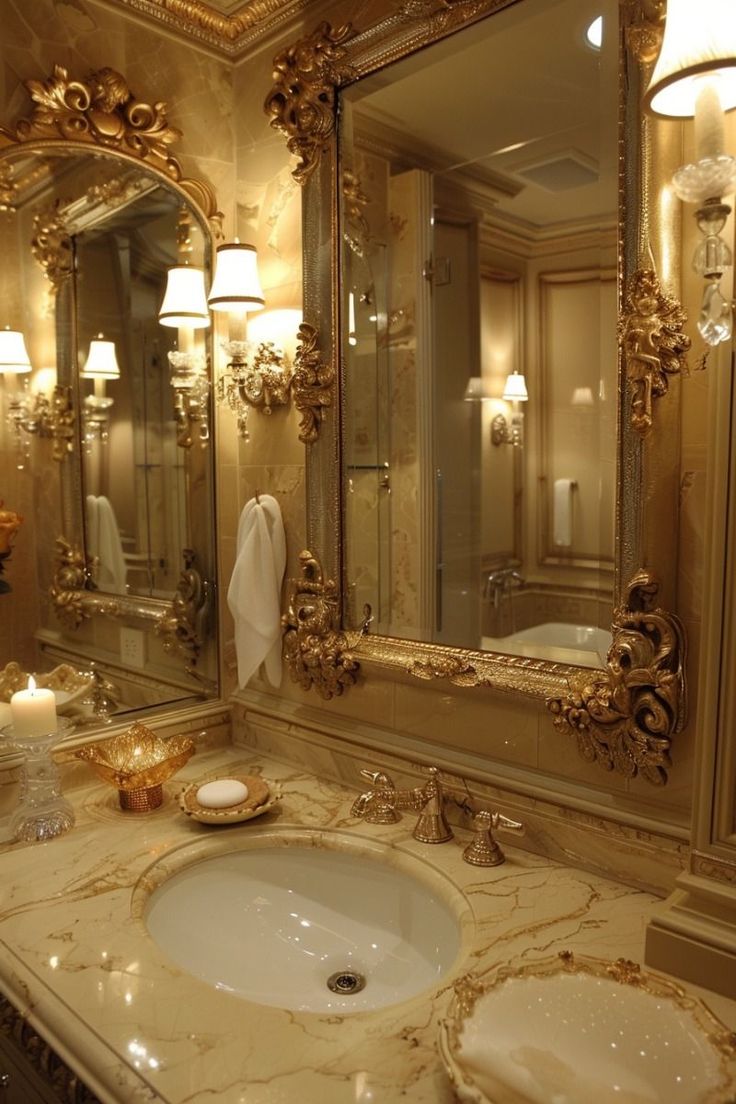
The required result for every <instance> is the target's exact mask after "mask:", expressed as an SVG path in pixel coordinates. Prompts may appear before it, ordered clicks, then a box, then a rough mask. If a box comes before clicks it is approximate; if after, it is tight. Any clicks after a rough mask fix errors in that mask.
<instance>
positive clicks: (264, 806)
mask: <svg viewBox="0 0 736 1104" xmlns="http://www.w3.org/2000/svg"><path fill="white" fill-rule="evenodd" d="M220 777H222V778H234V779H236V780H237V781H238V782H242V783H243V784H244V785H245V786H247V787H248V796H247V797H246V799H245V801H241V802H240V804H239V805H229V806H228V807H227V808H226V809H206V808H205V807H204V805H200V804H199V802H198V801H197V791H198V790H199V787H200V786H203V785H204V784H205V782H215V781H216V779H215V778H201V779H199V781H198V782H192V783H191V784H190V785H189V786H186V787H185V788H184V789H183V790H182V791H181V793H180V794H179V808H180V809H181V811H182V812H183V813H185V814H186V815H187V816H188V817H191V818H192V820H198V821H199V822H200V823H201V824H239V823H240V822H241V821H243V820H252V819H253V817H257V816H260V815H261V813H267V812H268V810H269V809H272V808H273V806H274V805H275V804H276V803H277V801H279V799H280V797H281V793H280V792H279V791H278V790H276V791H274V790H271V789H270V787H269V785H268V782H266V781H264V779H263V778H260V777H259V776H258V775H257V774H228V775H220Z"/></svg>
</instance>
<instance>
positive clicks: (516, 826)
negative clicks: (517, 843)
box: [491, 813, 526, 836]
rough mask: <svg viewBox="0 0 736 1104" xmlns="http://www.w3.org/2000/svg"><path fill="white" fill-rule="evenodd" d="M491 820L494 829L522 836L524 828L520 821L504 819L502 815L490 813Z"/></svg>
mask: <svg viewBox="0 0 736 1104" xmlns="http://www.w3.org/2000/svg"><path fill="white" fill-rule="evenodd" d="M491 818H492V821H493V827H494V828H502V829H503V830H504V832H513V834H514V835H515V836H523V835H524V832H525V831H526V828H525V827H524V825H523V824H522V823H521V821H520V820H511V818H510V817H506V816H504V815H503V813H492V814H491Z"/></svg>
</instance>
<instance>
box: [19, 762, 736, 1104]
mask: <svg viewBox="0 0 736 1104" xmlns="http://www.w3.org/2000/svg"><path fill="white" fill-rule="evenodd" d="M236 770H242V771H250V772H261V773H262V774H263V775H264V777H265V778H267V779H269V780H271V781H273V782H279V783H280V784H281V786H282V788H283V799H282V801H281V804H280V806H279V807H278V808H277V809H274V810H273V811H271V812H270V813H267V814H266V815H265V816H264V817H261V818H259V819H257V820H253V821H249V822H246V823H243V824H239V825H233V826H230V827H227V828H210V827H206V826H204V825H200V824H198V823H196V822H194V821H192V820H189V819H188V818H187V817H185V816H184V815H183V814H182V813H181V812H180V811H179V808H178V805H177V802H176V794H177V792H178V790H179V789H180V788H181V786H182V784H183V783H186V782H188V781H191V780H195V779H198V778H203V777H205V776H210V777H211V776H212V775H213V773H219V774H220V775H222V774H223V773H233V772H235V771H236ZM166 790H167V793H166V800H165V802H164V805H163V806H162V808H160V809H158V810H156V811H155V812H154V813H150V814H147V815H143V816H136V815H134V814H130V813H122V812H121V811H119V809H118V808H117V797H116V794H115V793H114V791H112V790H110V789H109V788H107V787H104V786H102V785H99V784H97V783H94V782H91V783H90V785H89V787H88V788H82V789H78V790H76V789H75V790H72V791H71V792H69V793H68V796H70V798H71V800H72V801H73V804H74V805H75V809H76V813H77V824H76V826H75V827H74V828H73V829H72V831H71V832H69V833H68V834H67V835H66V836H63V837H61V838H59V839H57V840H53V841H51V842H49V843H46V844H41V845H33V846H12V845H9V846H5V848H4V849H3V855H2V883H1V884H2V889H1V890H0V894H1V900H2V909H1V916H0V989H2V990H3V991H4V992H5V994H6V995H7V996H8V997H9V998H10V999H11V1000H12V1001H13V1003H14V1004H15V1005H16V1007H18V1008H19V1009H20V1010H21V1011H22V1012H24V1013H27V1015H28V1017H29V1019H30V1021H31V1022H32V1023H33V1025H34V1026H35V1027H36V1028H37V1029H38V1030H39V1031H40V1032H41V1033H42V1034H43V1035H44V1037H45V1038H46V1039H47V1041H48V1042H49V1043H50V1044H51V1045H52V1046H53V1047H54V1048H55V1049H56V1050H57V1051H58V1053H59V1054H60V1055H61V1057H62V1058H64V1059H65V1060H66V1061H67V1062H68V1064H69V1065H70V1066H72V1068H74V1069H75V1070H76V1071H77V1072H78V1073H79V1074H81V1076H82V1077H83V1078H84V1080H85V1081H86V1083H87V1084H88V1085H89V1087H90V1088H91V1089H92V1090H93V1091H94V1092H95V1093H96V1094H97V1095H98V1096H99V1098H100V1099H101V1100H102V1101H105V1102H108V1101H109V1102H114V1104H118V1102H127V1101H135V1102H138V1101H162V1102H166V1104H209V1102H213V1101H217V1102H220V1104H246V1102H247V1104H291V1102H294V1104H296V1102H297V1101H298V1102H300V1104H311V1102H315V1104H348V1102H350V1104H369V1102H371V1104H373V1102H376V1104H378V1102H384V1104H392V1102H394V1101H395V1102H398V1101H406V1102H412V1104H419V1102H426V1104H429V1102H432V1104H435V1102H439V1104H449V1102H451V1101H452V1100H453V1099H454V1098H453V1094H452V1091H451V1088H450V1085H449V1082H448V1081H447V1078H446V1076H445V1073H444V1071H443V1068H442V1066H441V1064H440V1061H439V1058H438V1056H437V1051H436V1046H435V1042H436V1037H437V1024H438V1020H439V1019H440V1018H441V1016H442V1014H443V1012H444V1010H445V1008H446V1006H447V1004H448V1002H449V1000H450V996H451V984H452V980H453V978H454V977H457V976H460V975H462V974H464V973H466V972H467V971H469V970H473V971H475V972H476V973H481V974H482V973H484V972H486V971H488V970H492V969H493V968H494V967H496V966H497V965H499V964H500V963H505V962H509V961H511V960H518V959H524V960H527V961H529V960H533V959H534V958H540V957H546V956H549V955H550V954H553V953H554V952H555V951H558V950H563V949H566V948H570V949H573V950H577V951H579V952H581V953H586V954H593V955H599V956H602V957H609V958H615V957H618V956H619V955H624V956H626V957H628V958H632V959H634V960H637V961H642V957H643V946H644V928H645V924H646V921H647V918H648V915H649V911H650V909H651V907H652V905H653V904H654V903H655V898H653V897H652V896H650V895H649V894H647V893H644V892H642V891H640V890H636V889H630V888H627V887H626V886H623V885H620V884H617V883H615V882H612V881H609V880H606V879H604V878H601V877H597V876H594V875H590V874H586V873H584V872H581V871H577V870H574V869H571V868H569V867H565V866H561V865H559V864H556V863H553V862H550V861H548V860H546V859H543V858H540V857H539V856H537V855H533V854H530V853H528V852H525V851H522V850H519V849H518V848H514V847H512V846H508V845H505V851H506V854H507V862H506V863H505V864H504V865H503V866H499V867H495V868H491V869H478V868H474V867H471V866H468V865H467V864H466V863H464V862H463V861H462V859H461V852H462V847H463V846H464V844H465V842H466V841H467V833H460V832H458V837H457V838H456V839H455V840H453V841H451V842H450V843H445V844H442V845H436V846H431V845H427V844H420V843H417V842H416V841H415V840H413V839H412V837H411V828H412V824H413V818H412V815H411V814H404V816H403V818H402V820H401V822H400V823H399V824H396V825H390V826H373V825H365V824H363V823H362V822H360V821H356V820H353V819H350V817H349V810H350V805H351V803H352V800H353V798H354V796H355V795H354V793H351V792H350V791H348V790H347V789H345V788H343V787H340V786H338V785H335V784H332V783H325V782H320V781H317V780H315V779H314V778H312V777H310V776H308V775H306V774H305V773H304V772H303V771H301V770H299V769H297V768H294V767H289V766H287V765H284V764H282V763H278V762H276V761H273V760H269V759H267V758H266V757H264V756H263V755H261V754H259V755H257V756H254V755H253V754H251V753H249V752H248V751H245V750H242V749H239V748H235V747H229V748H224V749H219V750H216V751H209V752H204V753H200V754H198V755H196V756H195V757H194V758H193V759H192V760H191V761H190V762H189V764H188V765H187V767H186V768H185V769H184V770H182V772H181V773H180V775H179V777H178V778H177V779H175V780H173V782H172V783H170V784H168V785H167V787H166ZM281 825H296V826H298V825H301V826H305V827H309V828H319V829H326V830H330V829H333V830H334V829H339V830H340V831H342V832H345V831H348V832H352V833H354V834H356V835H357V836H364V837H368V838H370V839H378V840H382V841H384V842H385V843H389V844H391V845H392V846H393V847H396V848H398V849H400V850H401V851H403V852H404V853H406V854H408V855H415V856H418V857H420V858H421V859H423V860H424V861H425V862H427V863H429V864H431V865H432V866H433V867H435V868H436V870H438V871H440V872H441V873H443V874H444V875H445V876H446V877H447V878H449V879H450V881H451V882H452V883H454V885H455V886H456V887H458V888H460V889H461V890H462V892H463V893H464V894H465V895H466V897H467V899H468V901H469V903H470V906H471V908H472V911H473V914H474V925H470V926H469V927H468V928H467V929H466V931H465V935H464V939H465V945H464V948H463V953H462V954H461V958H460V960H459V961H458V963H457V965H456V969H455V970H454V972H453V973H451V975H450V976H449V978H446V979H445V981H444V984H443V986H442V988H441V989H440V990H439V991H438V992H435V993H430V994H428V995H423V996H419V997H417V998H415V999H413V1000H410V1001H408V1002H406V1003H404V1004H401V1005H396V1006H393V1007H391V1008H388V1009H383V1010H380V1011H376V1012H370V1013H360V1014H357V1015H350V1016H344V1017H340V1016H334V1015H333V1016H323V1015H319V1014H309V1013H295V1012H287V1011H283V1010H281V1009H278V1008H270V1007H265V1006H261V1005H256V1004H251V1003H249V1002H247V1001H245V1000H243V999H240V998H238V997H234V996H231V995H230V994H226V993H220V992H217V991H216V990H215V989H213V988H211V987H210V986H208V985H207V984H205V983H204V982H201V981H198V980H197V979H195V978H193V977H190V976H189V975H188V974H186V973H183V972H182V971H180V970H179V969H178V968H177V967H175V966H174V965H173V964H172V963H171V962H169V961H167V959H166V958H165V956H164V955H163V953H162V952H161V951H159V949H158V948H157V947H156V945H155V944H154V943H153V942H152V941H151V939H150V938H149V937H148V935H147V934H146V932H145V929H144V928H143V926H142V922H141V921H140V920H139V919H137V918H136V916H135V911H136V908H135V900H138V901H139V900H140V895H141V893H142V892H143V890H142V888H141V879H143V878H144V875H146V872H147V871H149V870H150V869H151V868H152V866H155V864H157V863H160V862H161V860H165V863H166V864H168V862H169V861H170V858H169V859H167V858H166V857H167V855H169V853H170V852H172V851H173V850H174V849H176V848H182V847H184V846H185V845H187V844H188V843H193V844H198V845H201V843H202V841H206V840H207V839H211V840H212V841H213V847H220V846H221V845H222V844H221V841H222V839H223V833H226V834H227V839H228V840H229V841H232V843H233V846H237V845H238V841H239V840H241V839H242V840H245V839H246V838H247V836H248V833H249V832H252V831H253V830H254V828H255V827H256V826H257V828H258V831H259V832H262V831H264V829H266V828H272V829H273V831H274V832H278V830H279V827H280V826H281ZM215 841H217V843H215ZM136 887H138V888H137V890H136ZM691 988H692V987H691ZM701 995H704V996H705V997H706V999H707V1001H708V1003H709V1004H710V1005H711V1007H712V1008H713V1010H714V1011H715V1012H716V1013H717V1014H718V1015H720V1016H721V1017H722V1018H723V1019H724V1020H725V1021H726V1022H727V1023H728V1024H729V1026H731V1027H734V1028H736V1003H734V1002H730V1001H727V1000H725V999H723V998H719V997H717V996H715V995H712V994H702V993H701Z"/></svg>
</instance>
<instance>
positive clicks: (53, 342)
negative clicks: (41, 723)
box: [0, 66, 222, 725]
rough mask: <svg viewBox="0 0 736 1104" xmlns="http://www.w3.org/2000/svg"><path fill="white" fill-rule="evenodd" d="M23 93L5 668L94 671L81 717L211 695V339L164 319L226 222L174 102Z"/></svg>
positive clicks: (58, 83) (7, 192)
mask: <svg viewBox="0 0 736 1104" xmlns="http://www.w3.org/2000/svg"><path fill="white" fill-rule="evenodd" d="M26 87H27V89H28V91H29V93H30V96H31V100H32V106H31V110H30V112H29V113H28V114H27V115H26V116H25V117H24V118H22V119H21V120H19V121H18V122H17V124H16V125H15V126H14V127H12V128H9V129H6V130H0V181H2V213H1V214H0V232H1V233H2V243H3V254H4V258H5V264H4V271H3V276H2V306H3V318H2V325H3V326H6V327H9V328H10V329H11V330H14V331H18V332H19V333H22V334H23V335H24V340H25V344H26V349H27V352H28V361H29V364H28V366H27V367H28V368H29V369H31V371H27V372H26V373H24V374H23V375H21V374H18V373H16V374H15V375H10V374H6V375H5V381H4V384H5V386H4V390H5V392H6V395H5V401H6V411H5V413H7V414H8V420H7V424H6V435H5V439H4V448H5V450H6V452H7V456H6V459H10V458H11V456H12V461H13V462H14V463H15V464H16V466H17V468H19V469H21V470H20V471H19V472H18V474H17V475H16V477H15V480H16V483H17V489H18V493H19V494H21V495H24V496H25V499H26V502H27V504H28V505H27V507H26V509H25V511H24V512H25V513H26V518H25V521H24V524H23V525H22V526H21V528H20V530H19V532H18V534H17V536H16V540H15V546H14V549H13V555H12V559H11V560H10V561H9V562H10V563H12V564H14V562H15V561H16V560H17V559H19V558H20V557H25V559H26V565H25V566H26V567H28V565H29V563H30V565H32V566H30V569H26V570H22V571H20V572H15V571H13V572H12V574H11V573H9V575H8V577H9V579H11V580H12V590H11V591H10V592H9V593H6V594H4V595H3V601H4V603H5V609H6V611H7V612H8V622H7V623H8V624H9V626H10V629H11V631H9V632H8V633H7V635H6V636H5V639H4V648H3V650H2V651H0V671H2V669H3V668H5V669H6V670H8V668H7V667H6V665H7V664H10V665H11V666H10V670H11V672H12V671H14V670H15V665H16V664H17V665H19V666H20V667H21V668H22V669H25V670H26V671H34V672H41V673H43V672H44V671H47V670H49V669H50V668H52V667H55V666H57V665H58V664H62V665H66V664H70V665H72V666H73V667H75V668H76V669H77V670H80V669H82V670H89V669H90V668H92V669H93V670H95V671H96V676H95V677H96V679H97V684H98V685H97V693H96V695H95V687H92V689H91V691H90V695H88V697H89V698H90V701H91V702H92V706H93V707H89V701H87V706H88V708H86V709H83V710H81V711H80V710H78V711H77V715H76V716H75V719H76V720H77V721H78V722H85V721H86V722H87V723H88V724H90V725H94V724H95V723H97V722H98V721H99V718H100V715H102V717H103V719H104V720H109V718H110V716H111V715H118V714H121V713H125V712H129V711H130V710H139V709H143V710H151V709H160V708H161V707H162V706H166V707H170V706H172V705H174V704H181V703H186V702H188V701H196V700H201V699H202V698H209V697H213V696H215V697H216V696H217V693H218V660H217V631H216V609H215V599H214V593H215V588H214V582H213V581H214V578H215V571H216V566H215V565H216V560H215V546H214V534H215V524H214V491H213V486H214V478H213V476H214V473H213V464H214V452H213V447H212V445H211V441H210V429H209V402H210V397H209V391H210V388H209V378H208V376H209V362H210V350H209V344H208V340H209V339H208V337H207V336H206V331H203V330H201V329H200V330H198V331H196V332H195V331H194V330H193V329H191V328H190V327H188V326H187V327H185V326H181V327H179V328H178V329H176V328H170V327H165V326H162V325H161V324H160V322H159V317H158V314H159V309H160V307H161V303H162V299H163V296H164V289H165V287H166V285H167V275H168V272H169V270H170V269H171V268H172V266H176V265H181V264H188V265H190V266H192V267H195V268H198V269H202V270H205V271H206V269H207V268H208V266H209V265H210V264H211V256H212V253H213V238H214V236H215V235H218V234H220V232H221V231H220V224H221V219H222V216H221V214H220V213H219V212H218V210H217V204H216V200H215V196H214V193H213V192H212V190H211V188H210V187H209V186H208V185H207V184H206V183H205V182H204V181H200V180H195V179H189V178H187V177H185V176H184V173H183V171H182V168H181V165H180V162H179V161H178V160H177V158H176V157H175V156H174V155H173V153H172V152H171V145H172V144H173V143H174V142H175V141H177V140H178V139H179V138H180V137H181V135H180V132H179V131H178V130H177V129H176V128H174V127H173V126H171V124H170V123H169V121H168V119H167V114H166V107H165V104H164V103H163V102H155V103H153V104H147V103H145V102H142V101H140V100H139V99H137V98H136V96H135V95H134V94H133V93H132V92H131V90H130V89H129V88H128V86H127V83H126V81H125V79H124V78H123V77H122V76H121V75H120V74H119V73H117V72H115V71H113V70H111V69H103V70H100V71H98V72H95V73H91V74H89V75H87V76H85V77H84V78H83V79H79V78H76V77H75V76H74V75H70V74H69V73H67V72H66V70H64V69H63V68H61V67H59V66H57V67H56V68H55V70H54V72H53V74H52V75H51V76H50V77H49V78H48V79H47V80H45V81H29V82H27V86H26ZM169 354H173V357H172V356H170V355H169ZM177 357H179V359H180V360H182V359H185V360H186V364H187V365H191V366H193V369H194V370H192V371H190V372H189V373H188V374H187V372H186V371H185V370H184V369H183V368H182V367H181V365H180V364H179V362H178V361H177ZM9 489H10V488H9V487H6V494H5V497H7V498H8V502H7V506H12V502H11V501H10V495H9V493H8V491H9ZM29 507H30V508H29ZM29 514H30V516H28V515H29ZM8 677H9V678H10V676H8ZM10 682H12V679H10ZM13 688H14V687H11V686H10V683H9V685H8V686H5V685H4V684H3V687H2V690H3V693H4V694H5V696H7V693H9V692H10V691H11V690H12V689H13ZM3 700H4V699H3ZM100 702H101V703H102V706H103V707H104V708H102V707H101V708H100V709H97V708H96V706H97V705H99V704H100Z"/></svg>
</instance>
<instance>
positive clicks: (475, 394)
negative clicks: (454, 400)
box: [463, 376, 489, 402]
mask: <svg viewBox="0 0 736 1104" xmlns="http://www.w3.org/2000/svg"><path fill="white" fill-rule="evenodd" d="M488 398H489V396H488V395H486V391H485V387H484V386H483V379H482V377H481V376H471V377H470V379H469V380H468V382H467V384H466V385H465V394H464V395H463V400H464V401H465V402H487V400H488Z"/></svg>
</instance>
